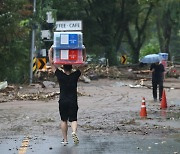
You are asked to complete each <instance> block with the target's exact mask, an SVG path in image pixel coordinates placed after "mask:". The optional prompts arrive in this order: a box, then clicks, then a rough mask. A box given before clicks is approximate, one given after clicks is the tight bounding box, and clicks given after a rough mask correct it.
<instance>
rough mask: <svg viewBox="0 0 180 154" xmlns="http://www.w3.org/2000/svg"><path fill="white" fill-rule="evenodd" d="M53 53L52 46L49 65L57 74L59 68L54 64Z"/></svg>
mask: <svg viewBox="0 0 180 154" xmlns="http://www.w3.org/2000/svg"><path fill="white" fill-rule="evenodd" d="M52 52H53V48H52V46H51V48H50V49H49V54H48V55H49V63H50V65H51V68H52V71H53V72H54V73H55V71H56V69H57V67H56V66H55V65H54V62H53V58H52Z"/></svg>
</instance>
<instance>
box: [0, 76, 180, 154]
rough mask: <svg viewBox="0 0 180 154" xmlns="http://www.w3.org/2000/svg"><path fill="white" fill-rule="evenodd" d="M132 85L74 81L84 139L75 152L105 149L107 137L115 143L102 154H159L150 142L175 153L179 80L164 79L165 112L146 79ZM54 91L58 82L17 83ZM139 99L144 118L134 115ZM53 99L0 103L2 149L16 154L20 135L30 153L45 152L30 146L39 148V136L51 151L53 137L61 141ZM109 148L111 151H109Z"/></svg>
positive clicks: (28, 89)
mask: <svg viewBox="0 0 180 154" xmlns="http://www.w3.org/2000/svg"><path fill="white" fill-rule="evenodd" d="M137 84H138V83H137V82H135V81H131V80H120V79H116V80H111V79H101V80H95V81H92V82H91V83H89V84H86V83H82V82H79V83H78V92H79V93H80V96H79V97H78V102H79V112H78V133H79V136H80V141H81V140H82V141H83V143H81V144H80V145H79V147H76V149H77V152H75V153H84V152H86V153H100V152H98V151H97V150H99V151H102V147H103V146H104V148H105V147H106V148H107V146H106V144H107V140H109V142H108V145H109V144H110V143H111V142H112V143H114V145H113V144H112V145H111V146H110V145H109V147H108V148H107V149H106V150H105V151H104V153H121V152H122V153H141V152H142V153H146V152H147V151H149V153H161V152H162V151H161V152H160V151H158V150H157V149H158V148H154V151H153V147H152V145H151V146H150V145H148V143H150V142H151V143H153V145H156V144H159V145H160V144H161V146H163V145H162V144H163V143H166V142H168V143H169V145H168V144H164V153H166V152H167V153H178V152H180V146H179V145H180V89H176V88H177V87H180V81H179V79H176V80H175V79H173V80H170V79H167V80H166V82H165V86H167V87H171V88H165V91H166V99H167V105H168V108H167V109H166V110H161V109H160V102H154V101H153V99H152V89H150V88H147V87H149V86H151V82H150V81H144V83H143V84H144V85H146V86H140V87H138V86H135V87H134V88H132V87H133V86H134V85H137ZM58 91H59V88H58V85H56V86H55V87H48V88H41V87H40V86H39V87H37V86H22V87H21V88H20V90H19V91H18V94H19V95H25V94H37V93H38V94H44V95H47V94H48V93H52V92H54V93H57V92H58ZM6 97H7V96H5V95H3V94H1V100H2V99H7V98H6ZM143 97H145V101H146V110H147V119H141V118H140V116H139V112H140V110H141V103H142V98H143ZM57 102H58V95H55V97H51V98H48V99H45V98H44V99H37V100H28V99H24V100H11V99H7V101H5V102H3V101H2V103H0V137H1V138H0V149H1V150H2V151H1V153H2V152H6V153H17V151H18V150H19V148H20V147H21V142H22V141H23V138H24V137H28V139H29V140H30V143H29V145H30V147H28V148H29V149H30V151H31V152H32V153H41V152H42V153H44V152H43V151H41V150H42V149H44V148H39V151H38V150H37V149H38V148H36V147H35V145H36V146H37V145H38V146H40V145H39V144H38V143H39V140H41V141H43V142H44V145H46V144H47V143H51V144H48V145H47V147H48V151H51V152H52V151H53V149H55V148H52V149H51V146H52V147H53V145H54V144H52V143H53V141H54V142H55V143H56V144H57V142H58V141H59V142H60V140H61V132H60V127H59V122H60V118H59V112H58V103H57ZM69 132H70V128H69ZM93 137H94V138H93ZM87 138H88V139H87ZM92 138H93V139H92ZM97 140H98V144H99V146H100V147H101V148H100V149H97V148H96V149H95V151H94V152H93V150H92V147H91V146H90V145H92V144H93V145H92V146H93V147H94V144H95V142H96V141H97ZM157 140H158V141H157ZM15 141H16V144H15V143H14V142H15ZM36 141H37V142H36ZM50 141H52V142H50ZM35 142H36V144H35ZM105 143H106V144H105ZM139 143H141V145H139ZM143 143H144V144H145V145H146V150H145V151H143V150H142V149H143V148H142V147H143ZM104 144H105V145H104ZM132 144H134V145H133V148H129V146H130V145H132ZM5 145H7V146H5ZM38 146H37V147H38ZM71 146H72V145H71ZM173 146H174V147H173ZM47 147H46V148H47ZM86 147H87V148H86ZM97 147H98V146H97ZM113 147H114V148H115V149H116V150H114V151H113V149H114V148H113ZM167 147H168V148H167ZM63 148H64V147H63ZM78 148H79V149H78ZM119 148H120V149H121V152H120V149H119ZM93 149H94V148H93ZM108 149H109V150H108ZM118 149H119V150H118ZM122 149H124V151H123V150H122ZM161 149H162V148H161ZM168 149H169V151H168ZM6 150H7V151H6ZM56 150H57V149H56ZM59 150H60V149H59ZM59 150H58V151H59ZM62 150H63V149H62V148H61V153H73V152H70V151H71V149H64V150H65V151H64V152H62ZM68 150H70V151H68ZM134 150H135V151H134ZM30 151H29V153H31V152H30ZM40 151H41V152H40ZM47 153H50V152H47ZM52 153H57V151H56V152H52ZM58 153H59V152H58Z"/></svg>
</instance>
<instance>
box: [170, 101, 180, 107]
mask: <svg viewBox="0 0 180 154" xmlns="http://www.w3.org/2000/svg"><path fill="white" fill-rule="evenodd" d="M170 105H176V106H180V100H173V101H170Z"/></svg>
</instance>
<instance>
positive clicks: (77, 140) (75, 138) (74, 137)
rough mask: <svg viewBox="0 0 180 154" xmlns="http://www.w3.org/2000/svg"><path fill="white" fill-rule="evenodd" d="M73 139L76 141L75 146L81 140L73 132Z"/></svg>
mask: <svg viewBox="0 0 180 154" xmlns="http://www.w3.org/2000/svg"><path fill="white" fill-rule="evenodd" d="M72 138H73V140H74V144H78V143H79V139H78V136H77V134H76V133H75V132H72Z"/></svg>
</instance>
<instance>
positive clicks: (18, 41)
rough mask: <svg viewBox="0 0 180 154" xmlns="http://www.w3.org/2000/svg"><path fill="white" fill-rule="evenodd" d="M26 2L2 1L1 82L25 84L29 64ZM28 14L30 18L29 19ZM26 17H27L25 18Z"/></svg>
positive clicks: (0, 20)
mask: <svg viewBox="0 0 180 154" xmlns="http://www.w3.org/2000/svg"><path fill="white" fill-rule="evenodd" d="M25 4H28V2H27V1H26V0H2V1H1V5H0V29H1V31H0V40H1V42H0V72H1V73H0V80H7V81H8V82H23V81H24V80H25V79H27V75H28V66H29V65H28V64H29V58H28V57H29V51H28V48H29V28H28V26H27V24H28V22H27V21H26V20H25V19H26V18H27V14H23V13H24V11H25V10H26V9H25V8H24V5H25ZM29 15H30V14H28V18H29ZM23 16H26V17H23Z"/></svg>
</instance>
